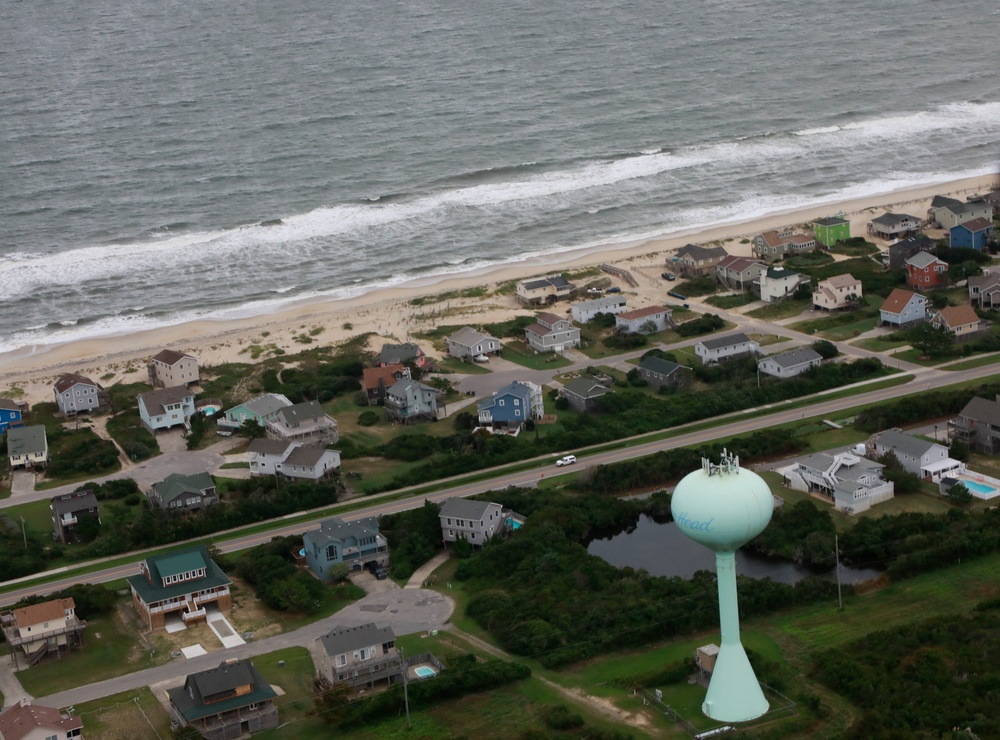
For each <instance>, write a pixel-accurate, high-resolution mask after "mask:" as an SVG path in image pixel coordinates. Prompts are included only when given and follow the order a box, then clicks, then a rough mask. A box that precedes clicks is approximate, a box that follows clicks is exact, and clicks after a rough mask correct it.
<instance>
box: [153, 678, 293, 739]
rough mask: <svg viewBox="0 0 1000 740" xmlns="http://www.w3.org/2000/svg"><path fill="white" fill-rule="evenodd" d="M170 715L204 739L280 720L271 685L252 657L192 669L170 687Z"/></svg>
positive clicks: (249, 730) (229, 736)
mask: <svg viewBox="0 0 1000 740" xmlns="http://www.w3.org/2000/svg"><path fill="white" fill-rule="evenodd" d="M166 694H167V699H168V701H169V703H170V715H171V719H172V720H173V721H174V722H175V723H176V724H177V725H178V726H180V727H192V728H193V729H195V730H196V731H197V732H198V733H200V734H201V736H202V737H203V738H205V740H232V739H234V738H242V737H247V736H248V735H253V734H254V733H255V732H263V731H264V730H273V729H274V728H276V727H277V726H278V724H279V720H278V708H277V706H275V703H274V700H275V699H276V698H277V697H278V694H277V692H276V691H275V690H274V689H273V688H271V684H269V683H268V682H267V679H265V678H264V677H263V676H262V675H261V674H260V671H258V670H257V669H256V668H255V667H254V664H253V663H252V662H251V661H250V659H249V658H242V659H241V658H230V659H229V660H224V661H223V662H222V663H220V664H219V666H218V668H209V669H208V670H206V671H199V672H198V673H191V674H189V675H188V676H187V678H185V679H184V685H183V686H178V687H176V688H173V689H167V692H166Z"/></svg>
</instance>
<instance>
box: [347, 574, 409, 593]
mask: <svg viewBox="0 0 1000 740" xmlns="http://www.w3.org/2000/svg"><path fill="white" fill-rule="evenodd" d="M349 578H350V579H351V583H353V584H354V585H355V586H358V587H360V588H361V589H363V590H364V592H365V593H366V594H368V595H369V596H373V595H375V594H384V593H386V592H388V591H398V590H399V584H398V583H396V582H395V581H394V580H392V579H391V578H383V579H382V580H381V581H380V580H379V579H378V578H376V577H375V576H373V575H372V574H371V573H369V572H368V571H367V570H363V571H360V572H358V571H354V572H353V573H351V575H350V576H349Z"/></svg>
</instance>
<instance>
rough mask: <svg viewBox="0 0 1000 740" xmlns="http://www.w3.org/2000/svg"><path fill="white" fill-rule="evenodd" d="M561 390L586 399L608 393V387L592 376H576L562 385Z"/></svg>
mask: <svg viewBox="0 0 1000 740" xmlns="http://www.w3.org/2000/svg"><path fill="white" fill-rule="evenodd" d="M563 391H564V392H566V393H570V394H572V395H574V396H579V397H580V398H582V399H584V400H587V399H590V398H600V397H601V396H603V395H605V394H607V393H610V392H611V391H610V389H608V388H605V387H604V386H603V385H601V384H600V383H598V382H597V381H596V380H594V379H593V378H577V379H576V380H572V381H570V382H569V383H567V384H566V385H564V386H563Z"/></svg>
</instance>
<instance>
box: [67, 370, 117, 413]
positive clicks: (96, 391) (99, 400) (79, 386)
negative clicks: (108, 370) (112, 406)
mask: <svg viewBox="0 0 1000 740" xmlns="http://www.w3.org/2000/svg"><path fill="white" fill-rule="evenodd" d="M53 391H54V392H55V397H56V405H57V406H58V407H59V410H60V411H61V412H62V413H63V414H65V415H66V416H72V415H73V414H79V413H84V412H88V411H93V410H94V409H99V408H102V407H104V406H107V405H108V404H109V400H108V394H107V391H105V390H104V388H103V386H101V385H100V384H98V383H95V382H94V381H93V380H91V379H90V378H86V377H84V376H83V375H77V374H76V373H63V374H62V375H60V376H59V377H58V378H57V379H56V382H55V385H54V386H53Z"/></svg>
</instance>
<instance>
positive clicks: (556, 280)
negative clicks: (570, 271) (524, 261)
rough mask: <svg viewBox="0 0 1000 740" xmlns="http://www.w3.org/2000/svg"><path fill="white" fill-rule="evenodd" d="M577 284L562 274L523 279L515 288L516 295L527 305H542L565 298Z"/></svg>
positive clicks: (518, 299)
mask: <svg viewBox="0 0 1000 740" xmlns="http://www.w3.org/2000/svg"><path fill="white" fill-rule="evenodd" d="M574 290H576V286H575V285H573V283H571V282H570V281H569V280H567V279H566V278H564V277H563V276H562V275H549V276H548V277H544V278H533V279H531V280H522V281H521V282H519V283H518V284H517V287H516V288H515V290H514V297H515V298H517V301H518V302H519V303H521V304H523V305H525V306H541V305H545V304H549V303H554V302H555V301H557V300H559V299H560V298H565V297H566V296H568V295H569V294H570V293H572V292H573V291H574Z"/></svg>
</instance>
